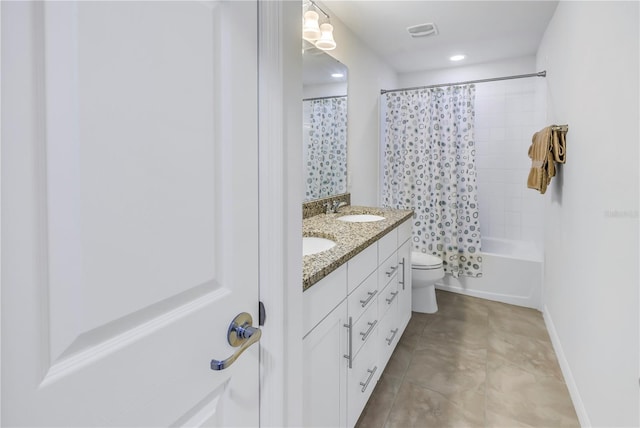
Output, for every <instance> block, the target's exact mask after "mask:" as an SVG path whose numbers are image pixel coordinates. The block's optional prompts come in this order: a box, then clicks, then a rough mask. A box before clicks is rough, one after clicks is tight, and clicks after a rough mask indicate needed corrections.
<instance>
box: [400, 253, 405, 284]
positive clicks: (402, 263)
mask: <svg viewBox="0 0 640 428" xmlns="http://www.w3.org/2000/svg"><path fill="white" fill-rule="evenodd" d="M400 264H401V265H402V282H401V283H400V284H402V289H403V290H404V272H405V269H404V257H403V258H402V261H401V262H400Z"/></svg>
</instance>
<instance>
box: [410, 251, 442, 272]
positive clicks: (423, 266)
mask: <svg viewBox="0 0 640 428" xmlns="http://www.w3.org/2000/svg"><path fill="white" fill-rule="evenodd" d="M411 268H412V269H419V270H433V269H441V268H442V259H441V258H439V257H436V256H433V255H431V254H426V253H419V252H417V251H414V252H412V253H411Z"/></svg>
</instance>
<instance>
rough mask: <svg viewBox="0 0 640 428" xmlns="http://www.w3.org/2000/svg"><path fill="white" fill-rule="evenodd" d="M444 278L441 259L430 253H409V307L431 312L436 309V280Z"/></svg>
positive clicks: (414, 309) (415, 310)
mask: <svg viewBox="0 0 640 428" xmlns="http://www.w3.org/2000/svg"><path fill="white" fill-rule="evenodd" d="M442 278H444V268H443V267H442V259H441V258H439V257H436V256H432V255H431V254H425V253H420V252H418V251H413V252H412V253H411V301H412V303H411V309H412V310H413V311H414V312H422V313H426V314H432V313H434V312H437V311H438V303H437V302H436V286H435V285H436V281H438V280H439V279H442Z"/></svg>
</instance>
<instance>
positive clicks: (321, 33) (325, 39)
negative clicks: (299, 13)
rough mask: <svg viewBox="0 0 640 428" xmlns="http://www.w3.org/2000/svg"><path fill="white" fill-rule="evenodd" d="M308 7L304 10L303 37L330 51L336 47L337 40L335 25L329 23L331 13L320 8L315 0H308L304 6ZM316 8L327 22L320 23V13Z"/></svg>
mask: <svg viewBox="0 0 640 428" xmlns="http://www.w3.org/2000/svg"><path fill="white" fill-rule="evenodd" d="M304 7H307V8H308V9H307V10H306V12H304V15H303V21H302V38H303V39H305V40H307V41H309V42H311V43H313V44H314V45H315V47H316V48H318V49H320V50H323V51H330V50H333V49H335V48H336V41H335V40H334V39H333V25H331V24H330V23H329V19H330V18H329V14H327V13H326V12H325V11H324V10H322V9H320V7H318V5H317V4H316V3H315V2H314V1H313V0H307V1H305V3H304V4H303V8H304ZM311 8H314V9H316V10H318V11H319V12H320V13H322V14H323V15H324V17H325V18H326V20H327V22H324V23H322V24H320V23H319V22H320V21H319V20H320V15H318V12H316V11H315V10H311Z"/></svg>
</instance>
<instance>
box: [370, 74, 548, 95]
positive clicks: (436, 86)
mask: <svg viewBox="0 0 640 428" xmlns="http://www.w3.org/2000/svg"><path fill="white" fill-rule="evenodd" d="M546 76H547V71H546V70H544V71H539V72H537V73H529V74H517V75H515V76H504V77H492V78H490V79H479V80H469V81H467V82H455V83H440V84H437V85H428V86H414V87H413V88H400V89H381V90H380V94H381V95H382V94H386V93H387V92H398V91H411V90H413V89H429V88H440V87H443V86H456V85H469V84H471V83H485V82H495V81H498V80H511V79H524V78H526V77H546Z"/></svg>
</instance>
